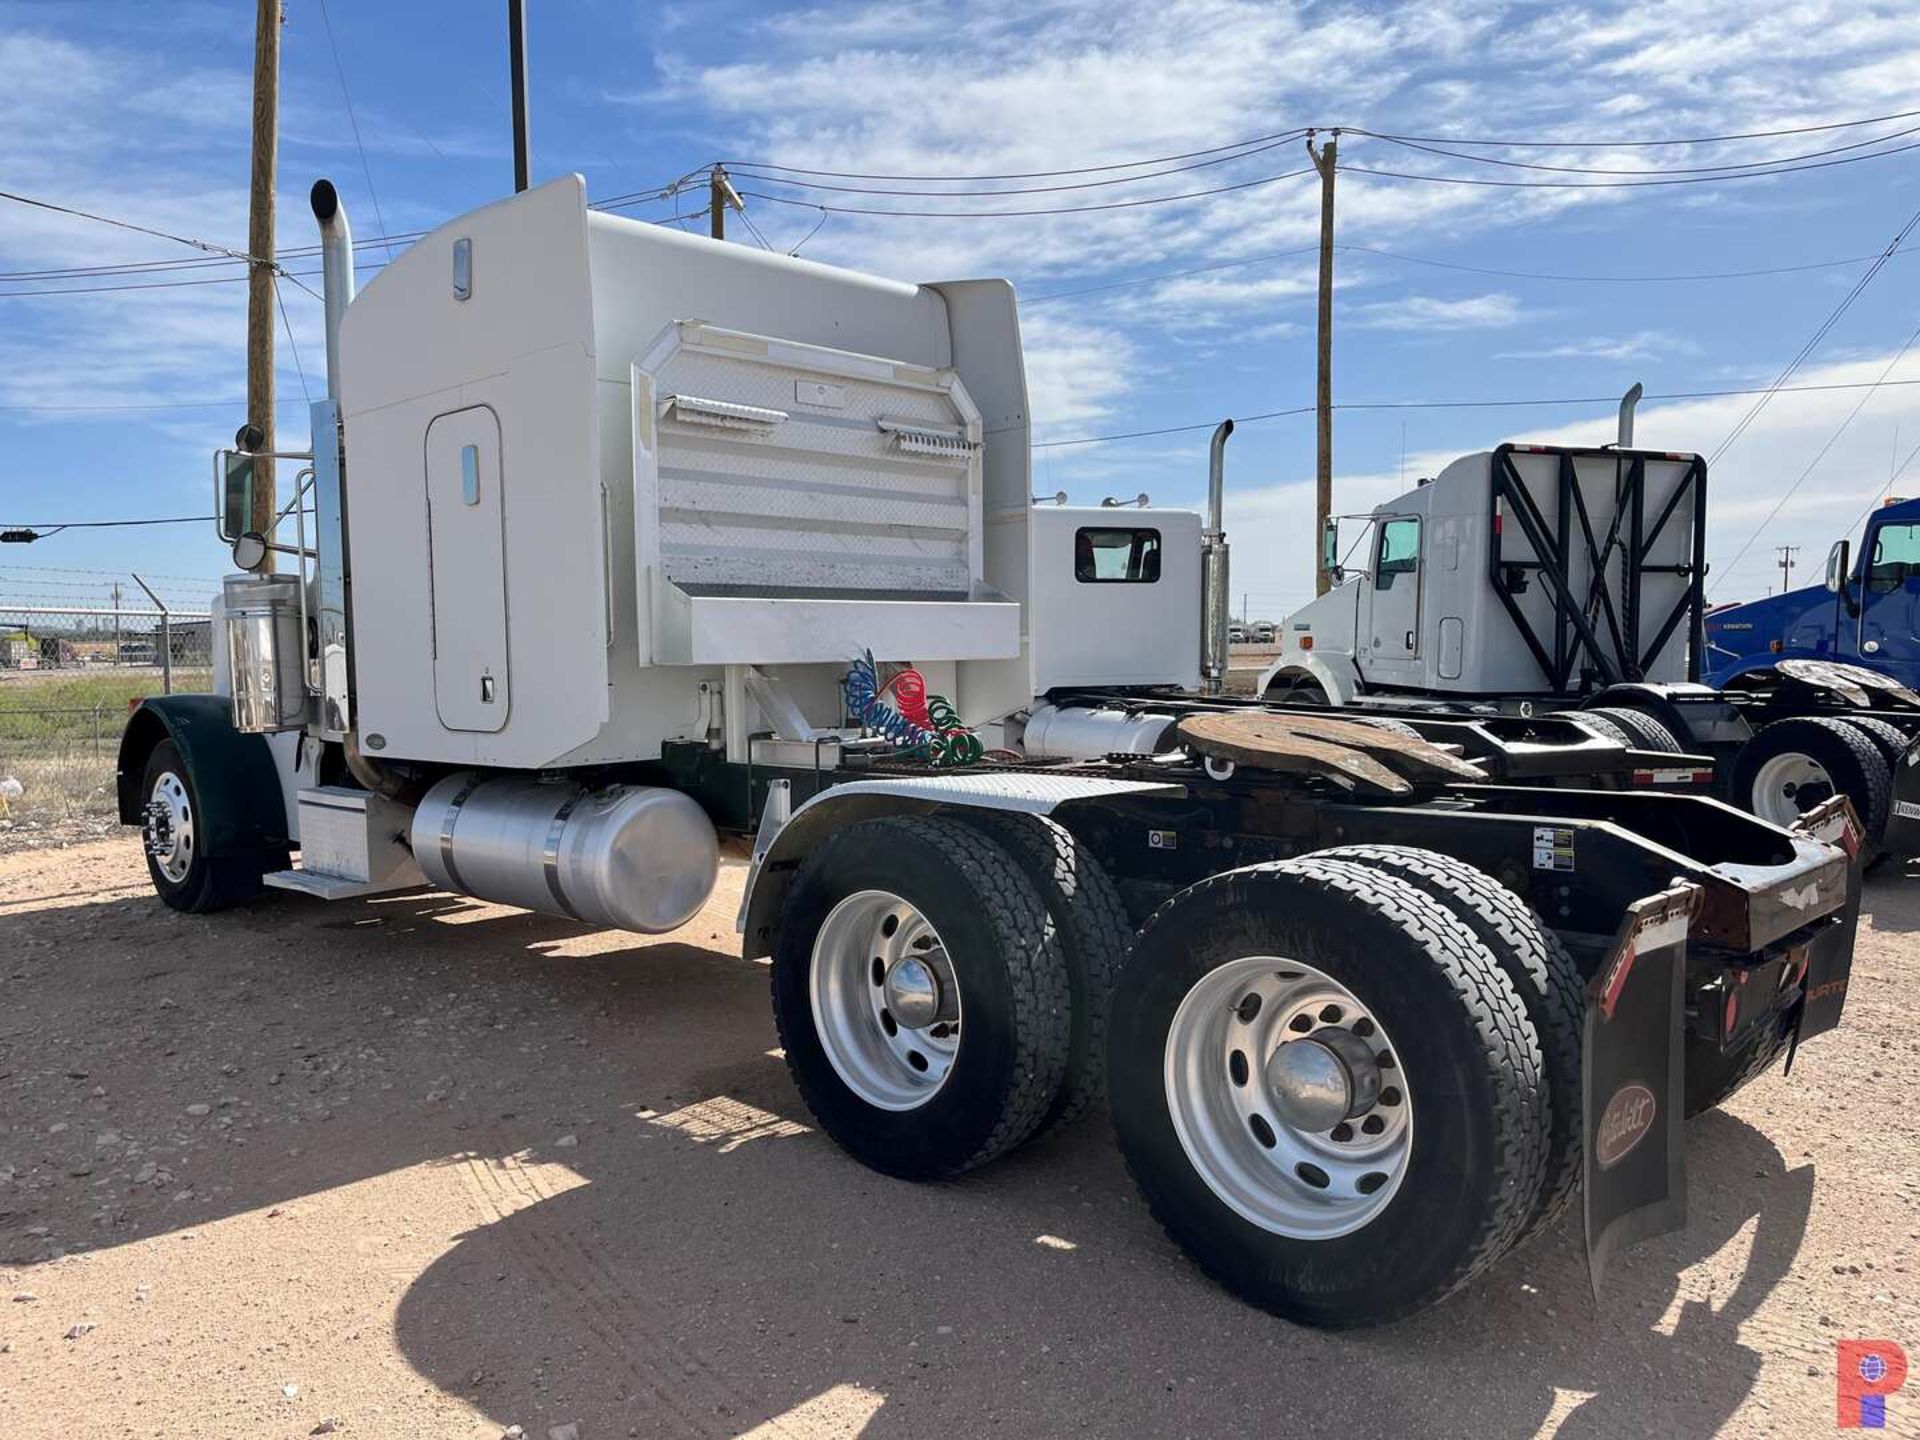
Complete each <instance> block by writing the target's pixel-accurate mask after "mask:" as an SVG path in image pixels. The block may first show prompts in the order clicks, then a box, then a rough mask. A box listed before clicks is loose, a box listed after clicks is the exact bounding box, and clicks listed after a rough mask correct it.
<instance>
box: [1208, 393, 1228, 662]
mask: <svg viewBox="0 0 1920 1440" xmlns="http://www.w3.org/2000/svg"><path fill="white" fill-rule="evenodd" d="M1231 434H1233V421H1231V420H1222V421H1221V422H1220V423H1219V425H1217V426H1216V427H1215V428H1214V432H1213V441H1212V443H1211V444H1210V445H1209V446H1208V455H1207V528H1206V529H1205V530H1203V531H1202V532H1201V533H1200V687H1201V689H1202V690H1204V691H1205V692H1206V693H1207V694H1209V695H1224V694H1225V693H1226V689H1227V611H1228V609H1229V604H1228V591H1227V583H1228V582H1227V531H1226V521H1225V510H1226V492H1227V437H1228V436H1229V435H1231Z"/></svg>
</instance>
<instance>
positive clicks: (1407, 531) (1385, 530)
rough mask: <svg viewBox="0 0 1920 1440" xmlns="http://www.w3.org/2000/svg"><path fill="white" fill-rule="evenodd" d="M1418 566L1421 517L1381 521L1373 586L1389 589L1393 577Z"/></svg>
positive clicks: (1410, 571)
mask: <svg viewBox="0 0 1920 1440" xmlns="http://www.w3.org/2000/svg"><path fill="white" fill-rule="evenodd" d="M1419 568H1420V521H1419V520H1418V519H1417V518H1412V517H1409V518H1405V519H1399V520H1387V521H1383V522H1382V523H1381V526H1380V549H1379V552H1378V554H1377V555H1376V556H1375V557H1374V563H1373V588H1374V589H1376V590H1391V589H1392V588H1393V582H1394V579H1395V577H1397V576H1400V575H1410V574H1412V573H1413V572H1414V571H1415V570H1418V569H1419Z"/></svg>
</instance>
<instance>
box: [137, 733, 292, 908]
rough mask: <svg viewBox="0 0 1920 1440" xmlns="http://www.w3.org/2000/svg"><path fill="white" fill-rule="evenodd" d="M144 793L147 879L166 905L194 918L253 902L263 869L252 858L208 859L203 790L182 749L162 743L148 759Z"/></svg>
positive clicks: (143, 784)
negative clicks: (201, 793) (201, 794)
mask: <svg viewBox="0 0 1920 1440" xmlns="http://www.w3.org/2000/svg"><path fill="white" fill-rule="evenodd" d="M140 793H141V794H142V795H144V796H146V797H147V799H146V807H145V811H144V820H143V822H142V824H141V827H140V834H141V839H142V841H143V842H144V845H145V848H146V853H147V874H148V876H149V877H151V879H152V880H153V888H154V891H155V892H156V893H157V894H158V895H159V896H160V899H161V900H162V901H163V902H165V903H166V905H167V906H168V907H169V908H171V909H174V910H182V911H185V912H187V913H189V914H193V915H205V914H208V913H210V912H212V911H215V910H225V909H227V908H228V907H229V906H233V905H238V904H241V903H242V902H244V901H247V900H251V899H252V898H253V897H254V896H256V895H258V894H259V893H260V877H261V876H262V875H264V874H265V873H266V870H265V867H264V866H262V865H261V864H260V863H259V862H258V861H256V860H254V859H252V858H251V857H248V856H231V855H222V856H216V855H209V854H207V852H206V836H207V833H208V829H209V827H208V824H207V822H208V819H209V817H208V816H207V814H206V813H205V810H204V807H203V806H202V804H201V800H200V787H199V786H198V785H197V784H196V783H195V779H194V775H193V771H192V770H191V768H190V767H189V766H188V765H187V762H186V760H185V758H184V757H183V756H182V755H181V754H180V751H179V748H178V747H177V746H175V745H174V743H173V742H172V741H171V740H162V741H161V742H160V743H159V744H157V745H155V746H154V747H153V750H152V752H151V753H150V754H149V755H148V756H147V765H146V770H145V771H144V772H143V774H142V778H141V782H140Z"/></svg>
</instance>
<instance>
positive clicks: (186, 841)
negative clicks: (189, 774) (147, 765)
mask: <svg viewBox="0 0 1920 1440" xmlns="http://www.w3.org/2000/svg"><path fill="white" fill-rule="evenodd" d="M141 838H142V840H143V841H144V842H145V844H146V848H147V853H148V854H149V855H151V856H152V857H153V863H154V864H156V865H158V866H159V867H160V873H161V874H162V875H165V876H166V877H167V879H168V880H171V881H173V882H174V883H175V884H178V883H179V882H180V881H182V880H184V879H186V878H187V871H188V869H189V868H191V866H192V865H193V852H194V844H195V837H194V828H193V801H192V798H191V797H190V796H189V795H188V794H187V787H186V785H185V783H184V782H182V780H181V779H180V777H179V776H178V775H175V774H174V773H173V772H172V771H168V772H167V773H165V774H163V775H161V776H160V777H159V778H158V779H156V780H155V781H154V782H153V794H152V795H151V796H150V797H149V798H148V800H147V807H146V823H145V824H144V825H142V826H141Z"/></svg>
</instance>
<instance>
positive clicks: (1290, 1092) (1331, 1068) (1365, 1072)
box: [1266, 1027, 1380, 1130]
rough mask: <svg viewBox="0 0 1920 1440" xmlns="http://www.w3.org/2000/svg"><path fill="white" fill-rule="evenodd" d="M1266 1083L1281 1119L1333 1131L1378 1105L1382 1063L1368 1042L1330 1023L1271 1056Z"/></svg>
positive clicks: (1304, 1127)
mask: <svg viewBox="0 0 1920 1440" xmlns="http://www.w3.org/2000/svg"><path fill="white" fill-rule="evenodd" d="M1266 1082H1267V1097H1268V1098H1269V1099H1270V1100H1271V1101H1272V1102H1273V1108H1274V1113H1275V1114H1276V1115H1277V1116H1278V1118H1279V1119H1281V1120H1283V1121H1284V1122H1285V1123H1287V1124H1288V1125H1291V1126H1292V1127H1293V1128H1294V1129H1296V1130H1331V1129H1332V1128H1333V1127H1334V1126H1335V1125H1338V1124H1339V1123H1340V1122H1341V1121H1342V1120H1352V1119H1356V1118H1357V1117H1359V1116H1361V1115H1364V1114H1366V1113H1367V1111H1369V1110H1371V1109H1372V1108H1373V1106H1374V1102H1375V1101H1376V1100H1377V1099H1379V1097H1380V1066H1379V1063H1378V1062H1377V1061H1376V1060H1375V1059H1374V1056H1373V1052H1372V1051H1371V1050H1369V1049H1368V1048H1367V1045H1366V1042H1365V1041H1364V1040H1362V1039H1360V1038H1359V1037H1358V1036H1357V1035H1354V1034H1353V1033H1352V1032H1351V1031H1347V1030H1340V1029H1335V1028H1332V1027H1328V1028H1327V1029H1324V1030H1321V1031H1319V1032H1317V1033H1316V1034H1314V1035H1313V1036H1312V1038H1310V1039H1302V1040H1289V1041H1286V1042H1285V1043H1284V1044H1282V1045H1281V1046H1280V1048H1279V1049H1277V1050H1275V1051H1274V1052H1273V1054H1272V1055H1270V1056H1268V1057H1267V1064H1266Z"/></svg>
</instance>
